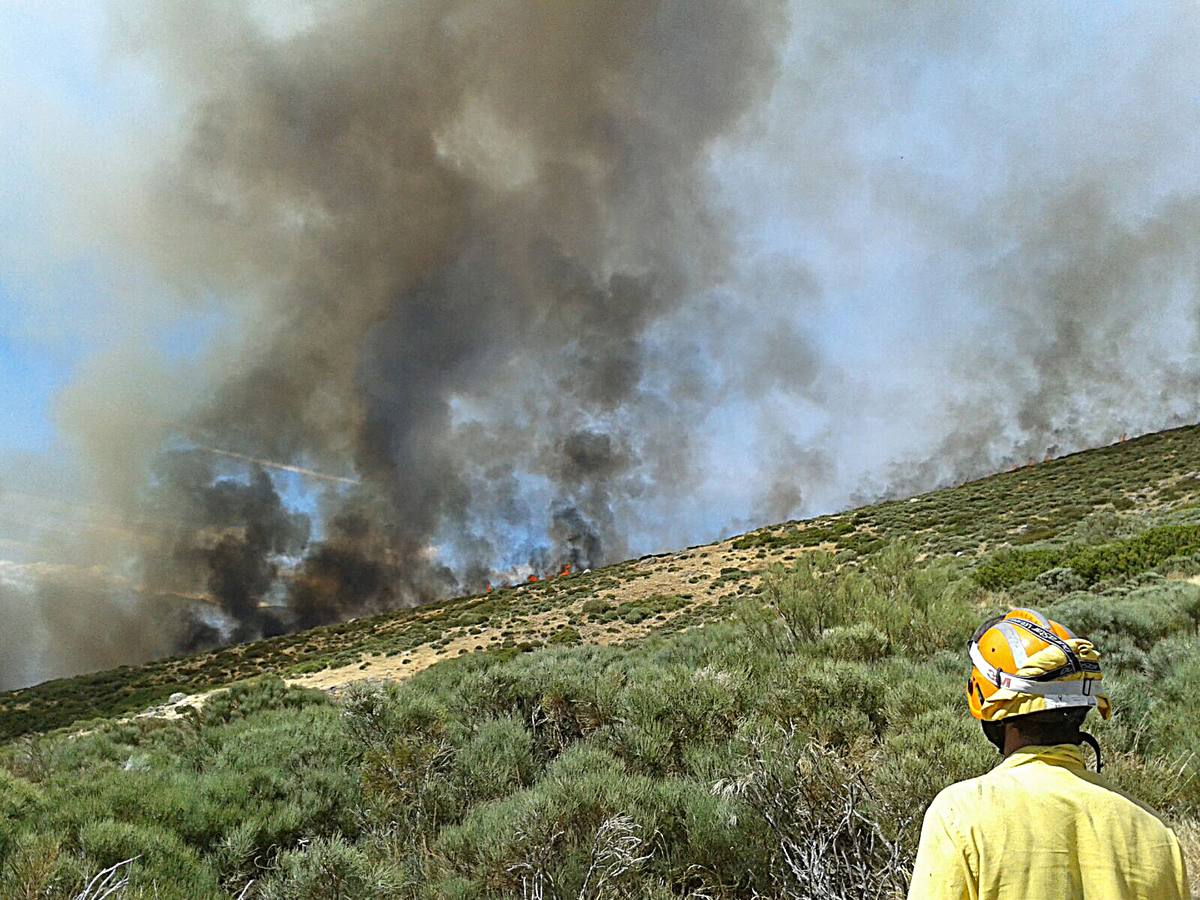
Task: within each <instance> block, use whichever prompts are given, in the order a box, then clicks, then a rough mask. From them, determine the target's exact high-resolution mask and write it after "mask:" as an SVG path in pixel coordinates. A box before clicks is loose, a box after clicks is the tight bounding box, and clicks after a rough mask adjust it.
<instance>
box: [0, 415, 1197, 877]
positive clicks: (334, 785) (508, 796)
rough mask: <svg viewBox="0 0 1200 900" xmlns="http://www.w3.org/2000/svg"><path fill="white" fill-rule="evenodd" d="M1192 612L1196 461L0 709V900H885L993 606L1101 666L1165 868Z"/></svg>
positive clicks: (961, 505) (1087, 461) (1155, 457)
mask: <svg viewBox="0 0 1200 900" xmlns="http://www.w3.org/2000/svg"><path fill="white" fill-rule="evenodd" d="M1197 576H1200V428H1196V427H1191V428H1184V429H1177V430H1174V431H1168V432H1162V433H1160V434H1155V435H1148V436H1146V437H1143V438H1139V439H1136V440H1132V441H1128V442H1124V443H1121V444H1117V445H1113V446H1110V447H1106V448H1102V449H1099V450H1094V451H1089V452H1086V453H1080V454H1075V455H1072V456H1069V457H1064V458H1062V459H1059V460H1055V461H1051V462H1047V463H1042V464H1039V465H1036V466H1029V467H1025V468H1021V469H1018V470H1016V471H1013V472H1008V473H1004V474H1001V475H996V476H993V477H991V478H986V479H983V480H980V481H976V482H973V483H970V484H966V485H962V486H960V487H956V488H952V489H948V490H942V491H936V492H933V493H930V494H926V495H924V496H921V497H917V498H912V499H906V500H901V501H892V502H888V503H883V504H879V505H876V506H871V507H865V508H862V509H859V510H854V511H851V512H847V513H844V514H842V515H835V516H823V517H820V518H817V519H813V520H809V521H804V522H789V523H785V524H781V525H774V526H770V527H767V528H763V529H760V530H758V531H754V532H751V533H749V534H745V535H741V536H739V537H736V538H733V539H730V540H727V541H724V542H721V543H718V544H713V545H709V546H704V547H694V548H689V549H688V550H684V551H681V552H678V553H670V554H661V555H657V556H651V557H645V558H642V559H640V560H635V561H629V562H625V563H621V564H618V565H615V566H610V567H607V568H605V569H600V570H596V571H593V572H590V573H587V574H582V575H576V576H572V577H568V578H561V579H554V580H550V581H543V582H539V583H537V584H531V585H525V586H522V587H520V588H511V589H506V590H503V591H497V592H494V593H492V594H489V595H485V596H476V597H467V598H462V599H458V600H453V601H447V602H444V603H440V604H435V605H431V606H426V607H423V608H420V609H416V610H406V611H402V612H395V613H389V614H386V615H381V616H376V617H374V618H370V619H360V620H357V621H353V622H347V623H343V624H340V625H335V626H329V627H325V628H319V629H315V630H312V631H308V632H302V633H298V634H294V635H290V636H286V637H281V638H275V639H271V640H266V641H259V642H255V643H251V644H245V645H241V646H236V647H229V648H225V649H223V650H220V651H217V652H214V653H209V654H204V655H199V656H193V657H186V658H178V659H168V660H162V661H159V662H155V663H152V664H149V665H145V666H140V667H123V668H120V669H116V670H113V671H109V672H101V673H96V674H92V675H86V676H81V677H78V678H70V679H62V680H59V681H53V682H48V683H46V684H43V685H38V686H36V687H32V688H28V689H25V690H21V691H14V692H10V693H7V694H2V695H0V742H2V743H0V896H3V897H10V896H11V897H75V896H78V895H80V892H81V891H84V890H85V889H86V888H87V885H88V883H89V881H91V880H92V879H93V878H94V877H95V876H97V874H98V873H101V874H102V873H103V872H104V870H105V869H106V868H108V867H111V866H117V868H116V869H115V870H114V871H113V872H111V873H110V874H108V875H103V874H102V877H104V878H107V879H108V883H109V884H115V883H117V882H119V881H121V880H123V879H128V884H127V885H126V886H125V887H124V888H122V891H123V893H122V894H121V896H127V897H138V898H141V897H147V898H148V897H180V898H184V897H187V898H193V897H229V896H233V897H245V898H250V897H263V898H284V897H287V898H319V897H320V898H324V897H342V898H366V897H410V898H434V897H437V898H441V897H456V898H492V897H496V898H499V897H530V898H533V897H540V898H551V897H558V898H566V897H578V898H594V900H600V898H619V897H630V898H632V897H639V898H655V897H661V898H668V897H692V898H697V900H699V898H717V897H720V898H733V897H797V898H798V897H832V898H839V897H847V898H849V897H893V896H898V895H901V894H902V893H903V891H904V888H905V885H906V878H907V870H908V866H909V865H910V863H911V858H912V854H913V851H914V849H915V840H916V837H917V832H918V829H919V826H920V819H921V815H922V814H923V811H924V808H925V805H926V804H927V803H928V802H929V800H930V799H932V797H933V796H934V795H935V794H936V793H937V791H938V790H940V789H941V788H942V787H943V786H945V785H946V784H948V783H950V782H952V781H956V780H959V779H961V778H964V777H970V776H973V775H976V774H979V773H981V772H982V771H984V770H986V769H987V768H988V767H989V766H990V765H991V764H992V762H993V761H994V752H993V751H992V750H991V748H990V745H988V744H987V743H986V742H985V741H984V740H983V738H982V736H981V735H980V734H979V730H978V726H977V725H976V724H975V723H974V722H973V721H972V720H971V719H970V718H969V717H968V716H967V714H966V711H965V703H964V702H963V700H962V693H963V685H964V683H965V679H966V665H965V664H964V659H963V657H964V653H963V647H964V645H965V642H966V640H967V638H968V637H969V635H970V633H971V632H972V631H973V630H974V627H975V626H976V625H977V624H978V622H979V621H980V620H981V619H982V618H983V617H984V616H986V615H988V614H991V613H992V612H995V611H1001V610H1003V609H1004V608H1006V607H1008V606H1013V605H1033V606H1037V607H1038V608H1041V609H1043V610H1044V611H1046V612H1047V613H1048V614H1049V615H1051V616H1052V617H1055V618H1058V619H1060V620H1062V621H1063V622H1065V623H1066V624H1068V625H1069V626H1071V627H1072V628H1073V629H1075V630H1076V631H1078V632H1081V633H1083V634H1085V635H1087V636H1089V637H1092V638H1093V639H1094V640H1095V641H1096V642H1097V644H1098V646H1099V648H1100V649H1101V651H1102V652H1103V654H1104V663H1105V673H1106V682H1107V683H1109V685H1110V690H1111V693H1112V695H1113V699H1114V704H1115V707H1116V710H1117V713H1116V715H1115V716H1114V718H1113V720H1112V721H1111V722H1109V723H1101V722H1095V723H1092V725H1091V727H1092V728H1093V730H1094V731H1095V733H1096V734H1097V736H1098V737H1099V739H1100V741H1101V743H1102V744H1103V745H1104V747H1105V751H1106V755H1107V757H1108V765H1107V767H1106V774H1111V776H1112V778H1113V779H1114V780H1115V781H1116V782H1117V783H1118V784H1120V785H1121V786H1123V787H1125V788H1127V789H1128V790H1130V791H1132V792H1133V793H1134V794H1136V795H1137V796H1139V797H1140V798H1142V799H1143V800H1144V801H1146V802H1148V803H1150V804H1151V805H1153V806H1155V807H1157V808H1158V809H1160V810H1161V811H1163V813H1164V814H1165V815H1166V816H1167V817H1168V818H1169V819H1170V820H1171V821H1172V822H1173V823H1174V824H1175V825H1176V827H1177V829H1178V830H1179V833H1180V836H1181V838H1182V839H1183V840H1184V842H1185V847H1186V848H1187V849H1188V851H1189V853H1192V852H1193V851H1196V850H1197V848H1198V847H1200V838H1198V834H1200V829H1198V828H1197V826H1196V824H1195V823H1196V822H1198V821H1200V781H1198V780H1197V768H1196V761H1195V759H1194V754H1193V750H1192V749H1191V748H1194V747H1196V746H1200V722H1197V721H1196V719H1195V717H1194V716H1192V715H1190V714H1189V713H1188V712H1187V710H1188V706H1187V701H1188V699H1189V697H1190V695H1191V694H1192V693H1193V692H1195V691H1196V690H1197V689H1200V636H1198V632H1197V624H1198V623H1200V585H1198V584H1196V583H1194V582H1195V581H1196V580H1197ZM176 693H182V694H184V695H186V697H185V699H183V700H178V699H176V701H175V702H173V703H171V702H168V698H170V697H171V696H172V695H173V694H176ZM126 860H132V862H128V863H126V862H125V861H126ZM1189 862H1191V863H1192V867H1193V869H1195V868H1197V862H1198V861H1197V860H1196V859H1190V860H1189ZM122 864H123V865H122ZM99 883H100V882H98V881H97V882H96V883H95V884H99ZM93 887H95V885H93ZM97 895H98V889H97V892H96V893H94V894H93V895H92V896H97Z"/></svg>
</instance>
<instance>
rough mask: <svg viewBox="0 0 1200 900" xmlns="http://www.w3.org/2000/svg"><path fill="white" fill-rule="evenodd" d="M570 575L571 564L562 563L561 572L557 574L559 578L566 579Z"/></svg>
mask: <svg viewBox="0 0 1200 900" xmlns="http://www.w3.org/2000/svg"><path fill="white" fill-rule="evenodd" d="M570 574H571V564H570V563H563V567H562V571H561V572H559V573H558V577H559V578H567V577H569V576H570Z"/></svg>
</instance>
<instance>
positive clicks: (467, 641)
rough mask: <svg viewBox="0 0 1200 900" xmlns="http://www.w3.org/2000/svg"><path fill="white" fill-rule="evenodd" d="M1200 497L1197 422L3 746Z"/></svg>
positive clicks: (80, 715) (227, 664)
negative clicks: (845, 559) (832, 562)
mask: <svg viewBox="0 0 1200 900" xmlns="http://www.w3.org/2000/svg"><path fill="white" fill-rule="evenodd" d="M1197 502H1200V426H1192V427H1187V428H1180V429H1175V430H1172V431H1165V432H1160V433H1157V434H1151V435H1146V436H1143V437H1140V438H1136V439H1134V440H1130V441H1125V442H1122V443H1119V444H1114V445H1112V446H1109V447H1104V448H1100V449H1097V450H1091V451H1086V452H1082V453H1077V454H1073V455H1071V456H1066V457H1063V458H1060V459H1056V460H1052V461H1049V462H1044V463H1041V464H1038V465H1031V466H1027V467H1024V468H1020V469H1017V470H1015V471H1011V472H1007V473H1003V474H999V475H994V476H991V477H988V478H984V479H981V480H979V481H974V482H970V483H968V484H964V485H961V486H958V487H954V488H949V489H945V490H940V491H934V492H932V493H929V494H925V495H923V496H921V497H915V498H910V499H906V500H896V501H890V502H886V503H882V504H878V505H875V506H869V507H864V508H862V509H858V510H854V511H850V512H847V513H843V514H840V515H832V516H822V517H819V518H816V519H812V520H807V521H802V522H788V523H785V524H781V525H773V526H767V527H765V528H762V529H759V530H757V531H753V532H750V533H749V534H745V535H742V536H740V537H737V538H733V539H730V540H726V541H723V542H720V543H717V544H711V545H708V546H702V547H693V548H689V549H687V550H684V551H681V552H677V553H666V554H660V555H655V556H649V557H643V558H642V559H639V560H633V561H629V562H624V563H619V564H617V565H613V566H609V567H607V568H604V569H600V570H597V571H594V572H590V573H588V574H586V575H576V576H573V577H569V578H565V579H555V580H549V581H543V582H539V583H536V584H530V585H523V586H520V587H516V588H507V589H505V590H502V591H497V592H494V593H492V594H490V595H484V596H474V597H466V598H461V599H458V600H449V601H445V602H443V603H438V604H432V605H430V606H425V607H421V608H419V609H415V610H404V611H399V612H394V613H387V614H384V615H380V616H375V617H372V618H365V619H360V620H356V621H351V622H346V623H341V624H337V625H331V626H326V627H323V628H316V629H313V630H311V631H305V632H299V633H297V634H292V635H287V636H284V637H278V638H271V639H268V640H262V641H256V642H253V643H249V644H243V645H238V646H232V647H227V648H224V649H221V650H217V651H215V652H212V653H206V654H200V655H196V656H189V657H182V658H173V659H166V660H162V661H159V662H154V663H150V664H148V665H144V666H138V667H128V666H126V667H121V668H118V669H114V670H111V671H107V672H99V673H95V674H90V675H83V676H79V677H75V678H66V679H59V680H56V681H52V682H47V683H45V684H42V685H38V686H36V687H32V688H28V689H24V690H18V691H11V692H7V693H0V740H3V739H6V738H12V737H15V736H18V735H20V734H24V733H27V732H29V731H35V730H47V729H51V728H58V727H62V726H66V725H70V724H73V723H75V722H78V721H81V720H86V719H90V718H95V717H105V716H114V715H121V714H127V713H130V712H134V711H137V710H141V709H144V708H146V707H147V706H150V705H152V704H154V703H156V702H159V701H162V700H165V699H166V698H167V697H169V696H170V695H171V694H174V693H177V692H182V693H189V694H190V693H197V692H201V691H206V690H211V689H212V688H214V687H218V686H220V685H223V684H227V683H229V682H232V681H236V680H238V679H244V678H250V677H253V676H255V675H262V674H267V673H274V674H279V675H283V676H288V677H294V678H295V679H296V681H297V683H300V684H307V685H312V686H318V687H335V686H341V685H344V684H347V683H350V682H353V681H356V680H363V679H367V678H373V677H389V678H390V677H403V676H404V675H405V674H406V673H407V672H416V671H419V670H420V669H422V668H425V667H426V666H428V665H430V664H432V663H433V662H436V661H438V660H441V659H446V658H451V657H455V656H459V655H463V654H466V653H473V652H480V651H485V650H505V649H511V648H519V649H521V650H528V649H531V648H533V647H537V646H541V645H543V644H545V643H551V644H553V643H573V642H576V641H584V642H589V643H599V644H606V643H611V642H613V641H624V640H629V639H632V638H638V637H643V636H645V635H647V634H651V633H655V632H671V631H675V630H678V629H679V628H683V627H690V626H694V625H696V624H699V623H700V622H703V621H706V620H707V619H709V618H712V617H714V616H719V615H721V611H722V610H727V608H728V606H729V604H730V602H731V601H732V600H733V599H735V598H737V597H739V596H743V595H745V594H747V593H751V592H753V591H754V590H756V589H757V587H758V585H759V582H760V581H761V578H762V574H763V572H765V571H766V570H767V568H768V567H769V566H771V565H772V564H777V563H778V564H784V565H787V564H790V563H793V562H794V561H795V560H796V559H797V557H798V554H799V553H801V552H803V551H805V550H810V549H812V548H816V547H823V548H826V549H830V550H836V551H840V552H841V553H843V554H846V555H847V556H849V555H850V554H855V555H856V556H860V557H861V556H869V555H870V554H871V553H872V552H873V551H874V550H876V549H878V548H879V547H880V546H882V545H883V543H884V542H885V541H890V540H896V539H900V538H909V539H912V540H914V541H915V542H916V544H917V546H918V547H919V549H920V550H921V552H922V553H924V554H929V555H949V554H964V555H969V556H971V557H977V556H980V555H982V554H986V553H987V552H988V551H989V550H990V549H992V548H995V547H998V546H1001V545H1005V544H1008V545H1017V546H1021V545H1026V544H1030V543H1033V542H1035V541H1038V540H1048V539H1052V538H1054V537H1056V536H1058V535H1061V534H1063V533H1065V532H1067V531H1069V530H1070V529H1071V528H1072V527H1074V526H1075V525H1076V524H1077V523H1078V522H1080V521H1082V520H1083V519H1085V518H1086V517H1088V516H1089V515H1091V514H1093V512H1095V511H1102V510H1112V511H1113V512H1120V511H1127V510H1137V511H1138V512H1140V513H1142V514H1149V513H1152V512H1155V511H1159V510H1162V511H1169V510H1171V509H1176V508H1183V507H1187V506H1190V505H1192V504H1195V503H1197Z"/></svg>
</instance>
